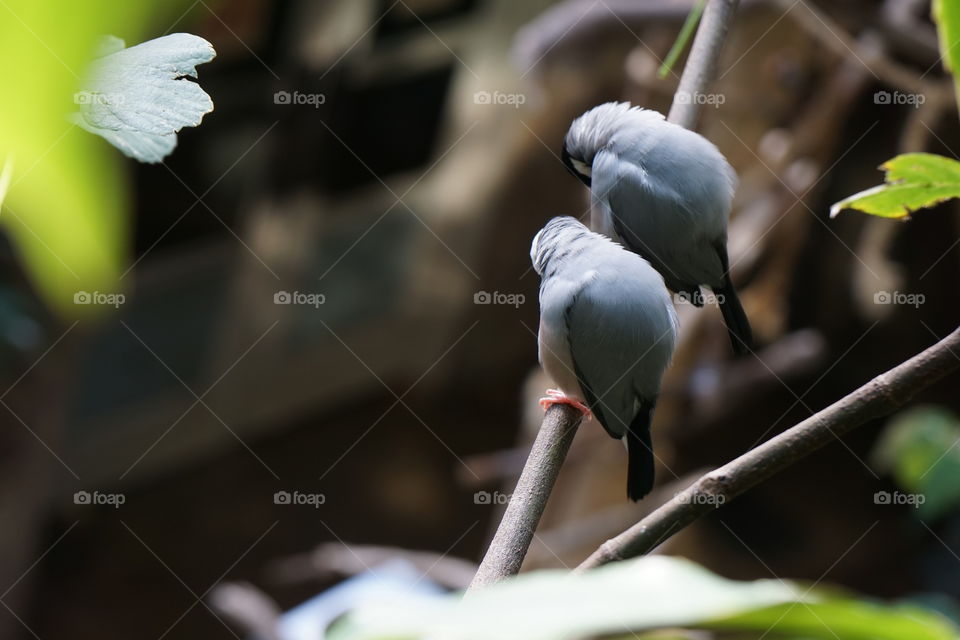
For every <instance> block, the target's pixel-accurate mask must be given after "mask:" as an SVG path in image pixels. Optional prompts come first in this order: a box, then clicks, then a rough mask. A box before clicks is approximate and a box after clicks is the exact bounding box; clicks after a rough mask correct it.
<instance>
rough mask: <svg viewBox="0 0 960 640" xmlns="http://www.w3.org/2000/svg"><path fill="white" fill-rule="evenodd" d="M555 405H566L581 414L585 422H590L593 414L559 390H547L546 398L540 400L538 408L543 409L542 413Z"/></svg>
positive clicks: (583, 405)
mask: <svg viewBox="0 0 960 640" xmlns="http://www.w3.org/2000/svg"><path fill="white" fill-rule="evenodd" d="M555 404H568V405H570V406H571V407H573V408H574V409H576V410H577V411H579V412H580V413H582V414H583V417H584V418H586V419H587V420H591V419H592V418H593V412H592V411H590V407H588V406H587V405H585V404H583V403H582V402H580V401H579V400H574V399H573V398H571V397H570V396H568V395H567V394H565V393H564V392H563V391H560V390H559V389H547V395H546V397H544V398H540V406H541V407H543V410H544V411H546V410H547V409H549V408H550V407H551V406H553V405H555Z"/></svg>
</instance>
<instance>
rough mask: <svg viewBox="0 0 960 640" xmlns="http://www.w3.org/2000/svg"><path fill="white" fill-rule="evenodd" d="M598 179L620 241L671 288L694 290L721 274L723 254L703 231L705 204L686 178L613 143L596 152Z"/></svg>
mask: <svg viewBox="0 0 960 640" xmlns="http://www.w3.org/2000/svg"><path fill="white" fill-rule="evenodd" d="M592 180H593V184H592V190H593V192H594V197H595V198H596V199H598V200H602V201H605V202H606V203H607V205H608V206H609V208H610V210H611V215H612V218H613V226H614V228H615V230H616V232H617V235H618V236H619V237H620V241H621V242H622V243H623V244H624V246H626V247H627V248H629V249H630V250H631V251H634V252H636V253H638V254H640V255H641V256H643V257H644V258H645V259H646V260H647V261H648V262H650V264H651V265H653V267H654V268H655V269H656V270H657V271H659V272H660V274H661V275H662V276H663V278H664V280H666V282H667V285H668V286H669V287H670V288H671V289H673V290H674V291H692V290H696V289H697V285H700V284H712V283H713V282H714V280H716V279H717V277H718V274H719V273H721V272H722V268H721V265H720V262H719V259H718V258H717V257H716V256H715V255H713V251H712V244H711V242H710V241H708V240H707V239H706V237H705V236H704V237H701V233H700V231H701V228H702V226H703V221H702V216H701V215H700V213H699V209H700V208H702V205H699V204H697V201H696V198H695V197H694V196H695V191H694V190H691V191H689V192H688V191H684V190H681V189H680V188H679V187H680V185H684V184H685V183H684V181H683V180H681V179H679V178H674V179H673V180H666V179H664V178H663V177H658V176H653V175H651V174H650V173H649V172H648V171H646V170H644V169H643V168H642V167H640V166H639V165H637V164H636V163H634V162H633V161H631V160H630V159H629V158H624V157H622V156H620V155H618V154H617V153H615V152H614V151H612V150H609V149H607V150H603V151H601V152H600V153H598V154H597V156H596V157H595V158H594V162H593V178H592ZM692 182H693V180H692V179H691V180H689V181H688V183H692ZM673 184H676V185H677V186H678V188H674V187H673V186H671V185H673ZM708 232H709V233H712V232H713V229H712V228H711V229H709V230H708ZM709 233H708V234H707V235H709ZM721 233H722V231H721ZM705 247H706V250H704V249H705Z"/></svg>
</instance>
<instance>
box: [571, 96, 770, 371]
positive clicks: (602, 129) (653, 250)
mask: <svg viewBox="0 0 960 640" xmlns="http://www.w3.org/2000/svg"><path fill="white" fill-rule="evenodd" d="M563 161H564V164H566V165H567V167H568V168H569V169H570V171H572V172H573V174H574V175H575V176H577V177H578V178H579V179H580V180H581V181H582V182H583V183H584V184H586V185H587V186H588V187H590V194H591V212H590V228H591V229H592V230H593V231H596V232H598V233H602V234H604V235H606V236H609V237H611V238H613V239H615V240H617V241H618V242H620V243H622V244H623V245H624V246H625V247H627V248H628V249H630V250H631V251H634V252H636V253H638V254H639V255H641V256H643V257H644V258H645V259H646V260H647V261H649V262H650V264H651V265H653V267H654V268H655V269H656V270H657V271H659V272H660V274H661V275H662V276H663V279H664V281H666V284H667V286H668V287H670V289H672V290H673V291H676V292H677V293H679V294H680V295H681V296H683V297H684V298H686V299H687V300H689V301H690V302H692V303H693V304H694V305H696V306H698V307H700V306H703V294H702V292H701V290H700V287H701V286H702V285H705V286H707V287H709V288H710V289H711V290H713V292H714V294H715V297H716V300H717V303H718V304H719V306H720V311H721V313H722V314H723V320H724V322H725V323H726V325H727V330H728V331H729V333H730V341H731V343H732V344H733V349H734V351H735V352H736V353H738V354H740V353H746V352H748V351H749V348H750V344H751V342H752V334H751V331H750V322H749V321H748V320H747V316H746V314H745V313H744V311H743V307H742V306H741V305H740V301H739V300H738V299H737V293H736V291H735V290H734V288H733V284H732V283H731V282H730V275H729V270H730V264H729V260H728V257H727V220H728V218H729V216H730V204H731V200H732V199H733V192H734V190H735V189H736V185H737V176H736V174H735V173H734V171H733V168H732V167H731V166H730V164H729V163H728V162H727V160H726V158H724V157H723V155H722V154H721V153H720V151H718V150H717V148H716V147H715V146H714V145H713V143H711V142H710V141H709V140H707V139H706V138H704V137H703V136H701V135H699V134H698V133H695V132H693V131H690V130H689V129H685V128H683V127H681V126H678V125H675V124H671V123H669V122H667V121H666V120H665V119H664V117H663V115H661V114H660V113H657V112H656V111H650V110H648V109H640V108H638V107H631V106H630V104H629V103H627V102H619V103H617V102H608V103H607V104H602V105H600V106H598V107H594V108H593V109H591V110H590V111H587V112H586V113H584V114H583V115H582V116H580V117H579V118H577V119H576V120H574V121H573V124H571V125H570V130H569V131H568V132H567V135H566V138H565V139H564V144H563Z"/></svg>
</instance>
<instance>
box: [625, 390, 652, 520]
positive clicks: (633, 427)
mask: <svg viewBox="0 0 960 640" xmlns="http://www.w3.org/2000/svg"><path fill="white" fill-rule="evenodd" d="M652 418H653V404H652V403H650V404H647V403H644V404H643V405H641V407H640V412H639V413H638V414H637V416H636V417H635V418H634V419H633V422H631V423H630V428H629V429H628V430H627V433H626V436H625V437H626V441H627V497H628V498H630V499H631V500H633V501H634V502H636V501H637V500H639V499H640V498H642V497H643V496H645V495H647V494H648V493H650V491H651V490H652V489H653V474H654V465H653V442H652V441H651V440H650V421H651V419H652Z"/></svg>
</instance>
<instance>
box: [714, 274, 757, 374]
mask: <svg viewBox="0 0 960 640" xmlns="http://www.w3.org/2000/svg"><path fill="white" fill-rule="evenodd" d="M714 293H716V294H717V303H718V304H719V305H720V313H722V314H723V322H724V323H725V324H726V325H727V331H728V332H729V334H730V343H731V344H732V345H733V352H734V353H736V354H737V355H743V354H746V353H750V350H751V349H752V348H753V331H752V330H751V329H750V320H748V319H747V314H746V313H745V312H744V311H743V307H742V306H741V305H740V299H739V298H737V292H736V291H735V290H734V288H733V284H732V283H731V282H730V280H729V279H727V281H726V283H725V284H724V285H723V286H722V287H718V288H716V289H714Z"/></svg>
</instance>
